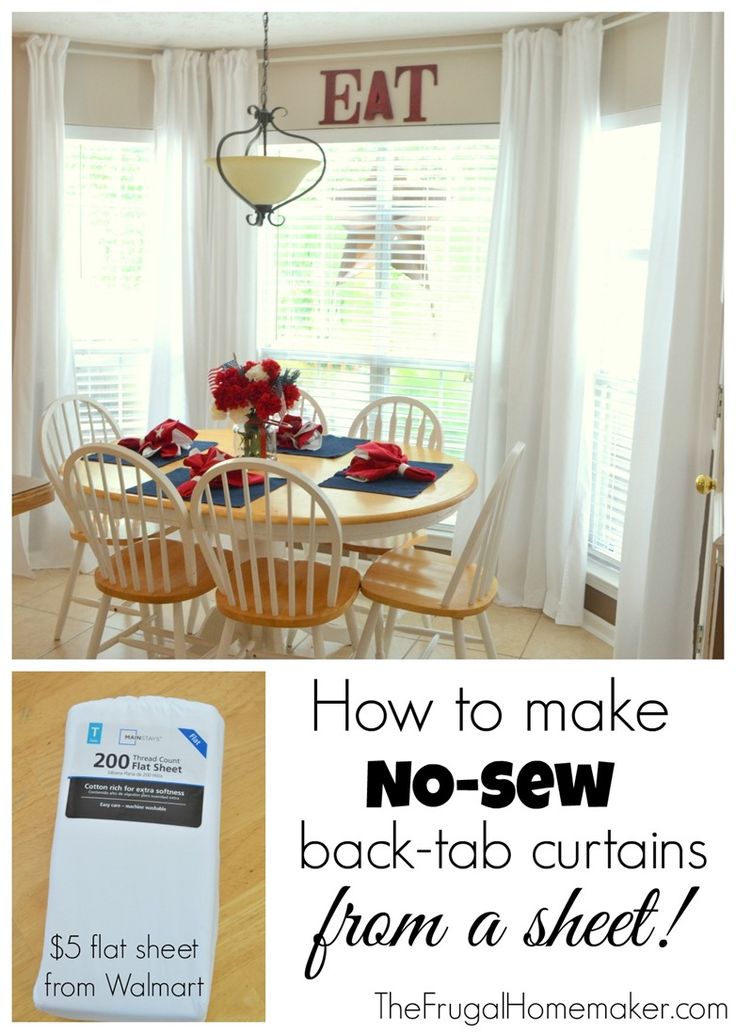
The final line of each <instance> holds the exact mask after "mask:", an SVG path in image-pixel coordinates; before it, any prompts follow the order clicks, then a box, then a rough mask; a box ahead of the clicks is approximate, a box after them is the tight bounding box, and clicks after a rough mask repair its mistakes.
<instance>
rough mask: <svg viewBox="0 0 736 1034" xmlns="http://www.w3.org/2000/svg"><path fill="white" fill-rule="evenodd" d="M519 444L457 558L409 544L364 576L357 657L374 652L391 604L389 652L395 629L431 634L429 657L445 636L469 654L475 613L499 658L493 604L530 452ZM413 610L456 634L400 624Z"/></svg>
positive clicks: (387, 632)
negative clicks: (509, 515)
mask: <svg viewBox="0 0 736 1034" xmlns="http://www.w3.org/2000/svg"><path fill="white" fill-rule="evenodd" d="M524 448H525V447H524V445H523V444H522V443H521V442H517V443H516V445H515V446H514V447H513V449H512V450H511V452H510V453H509V455H508V456H507V458H506V461H505V462H504V465H503V467H502V468H501V472H500V473H499V475H498V477H497V479H496V482H495V484H494V486H493V488H492V489H491V491H490V493H489V495H488V498H487V499H486V501H485V503H484V505H483V509H482V510H481V512H480V514H479V515H478V519H477V520H476V522H475V525H474V527H473V530H472V532H471V534H470V537H469V539H468V541H467V543H466V546H465V549H464V550H463V552H462V554H461V556H460V557H459V558H458V559H457V560H453V558H452V557H449V556H445V555H444V554H440V553H433V552H430V551H429V550H418V549H414V547H412V546H404V547H401V548H399V549H394V550H391V552H389V553H386V554H385V555H384V556H382V557H381V558H380V559H378V560H376V561H375V562H374V563H373V564H372V565H371V566H370V567H369V568H368V571H367V572H366V573H365V575H364V576H363V581H362V585H361V591H362V593H363V595H364V596H366V597H367V598H368V599H369V600H371V602H372V606H371V609H370V612H369V614H368V618H367V620H366V623H365V626H364V628H363V634H362V636H361V639H360V643H359V645H358V651H357V655H356V656H357V657H359V658H364V657H367V656H368V650H369V647H370V641H371V639H372V637H373V635H374V632H375V631H376V628H377V624H378V621H379V619H380V616H381V608H382V607H387V608H388V613H387V618H386V627H385V630H384V642H385V651H386V653H388V650H389V648H390V643H391V637H392V635H393V632H394V631H402V632H411V633H413V634H415V635H420V636H421V635H423V636H429V640H430V641H429V645H428V648H427V649H426V650H425V652H424V656H428V655H429V653H430V652H431V650H432V649H433V648H434V646H435V645H436V644H437V642H439V641H440V640H441V639H442V640H452V641H453V642H454V645H455V656H456V657H457V658H464V657H466V656H467V651H466V636H465V624H464V623H465V620H466V619H467V618H469V617H475V618H476V619H477V621H478V625H479V628H480V639H477V638H473V639H472V640H471V639H470V637H468V639H467V641H474V642H482V643H483V645H484V647H485V651H486V655H487V656H488V657H490V658H495V656H496V648H495V645H494V642H493V635H492V632H491V626H490V622H489V620H488V608H489V607H490V605H491V603H492V602H493V599H494V597H495V595H496V588H497V583H496V568H497V566H498V556H499V549H500V544H501V535H502V532H503V526H504V515H505V512H506V504H507V501H508V497H509V492H510V491H511V486H512V483H513V479H514V474H515V472H516V470H517V467H518V464H519V460H520V459H521V455H522V453H523V452H524ZM398 610H401V611H410V612H413V613H416V614H424V615H429V616H431V617H445V618H450V619H451V621H452V632H451V633H450V632H445V631H438V630H435V629H427V628H426V627H421V628H419V627H414V626H409V625H398V624H396V614H397V611H398Z"/></svg>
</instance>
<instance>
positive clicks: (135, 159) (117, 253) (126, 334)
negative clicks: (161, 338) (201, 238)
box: [64, 127, 153, 433]
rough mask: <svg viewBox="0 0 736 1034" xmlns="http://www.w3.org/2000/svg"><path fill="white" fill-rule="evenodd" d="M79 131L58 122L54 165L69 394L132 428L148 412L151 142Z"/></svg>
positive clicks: (136, 427)
mask: <svg viewBox="0 0 736 1034" xmlns="http://www.w3.org/2000/svg"><path fill="white" fill-rule="evenodd" d="M79 132H80V131H79V130H76V131H75V128H74V127H67V140H66V145H65V169H64V177H65V178H64V189H65V220H66V221H65V231H64V235H65V252H66V268H65V274H66V291H67V318H68V322H69V327H70V332H71V338H72V344H73V348H74V363H75V372H76V383H77V391H78V392H79V393H80V394H83V395H89V396H90V397H91V398H94V399H96V400H97V401H99V402H101V403H102V404H103V405H104V406H106V407H107V408H108V409H109V410H110V412H111V413H112V415H113V416H114V417H115V419H116V420H117V422H118V423H119V424H120V426H121V429H122V430H123V431H124V432H127V433H130V432H133V433H140V429H141V427H144V426H145V424H146V419H147V416H148V381H149V365H150V351H151V327H152V325H153V323H152V314H151V313H152V310H151V291H150V278H149V277H148V276H147V270H148V256H147V244H148V242H147V234H146V230H147V227H148V226H150V225H151V220H150V218H149V206H150V199H151V168H152V157H153V144H152V141H150V140H149V139H145V137H146V134H130V133H126V134H119V135H118V134H116V135H118V138H117V139H101V138H99V136H98V137H97V138H95V139H90V138H88V137H83V138H79V137H78V136H76V135H75V133H79ZM83 132H84V131H83ZM98 132H99V131H98ZM105 132H106V131H105ZM120 136H124V137H126V139H120V138H119V137H120ZM141 136H143V137H144V139H140V137H141ZM148 136H150V134H148ZM130 137H137V138H134V139H130Z"/></svg>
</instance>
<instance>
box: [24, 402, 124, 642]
mask: <svg viewBox="0 0 736 1034" xmlns="http://www.w3.org/2000/svg"><path fill="white" fill-rule="evenodd" d="M120 437H121V432H120V428H119V427H118V425H117V424H116V423H115V420H114V418H113V416H112V414H111V413H109V412H108V411H107V410H106V409H105V407H104V406H102V405H100V403H99V402H95V401H94V400H93V399H89V398H84V397H83V396H80V395H64V396H63V397H62V398H59V399H57V400H56V401H55V402H52V403H51V404H50V405H49V406H47V407H46V409H45V411H44V413H43V416H42V417H41V423H40V424H39V428H38V450H39V454H40V456H41V463H42V465H43V469H44V471H45V472H46V476H47V477H48V479H49V481H50V482H51V484H52V485H53V486H54V491H55V492H56V495H57V496H58V497H59V499H60V500H61V503H62V505H63V507H64V509H65V510H66V512H67V515H68V516H69V520H70V521H71V528H70V530H69V534H70V535H71V537H72V539H73V541H74V543H75V546H74V556H73V558H72V563H71V567H70V569H69V575H68V577H67V580H66V584H65V586H64V594H63V596H62V598H61V604H60V606H59V613H58V616H57V618H56V626H55V628H54V639H57V640H58V639H61V636H62V633H63V631H64V625H65V623H66V618H67V614H68V613H69V606H70V604H71V603H77V604H81V605H82V606H85V607H94V608H95V609H97V607H98V606H99V603H100V601H99V599H90V598H89V597H86V596H79V595H75V592H74V590H75V586H76V583H77V578H78V577H79V568H80V565H81V563H82V557H83V555H84V547H85V545H86V543H87V539H86V537H85V534H84V531H83V530H82V529H81V528H80V527H78V526H77V525H76V524H75V519H74V514H73V512H72V509H71V507H70V504H69V502H68V500H67V497H66V492H65V489H64V483H63V479H62V475H61V470H62V467H63V465H64V462H65V461H66V459H67V457H68V456H70V455H71V453H72V452H73V451H74V450H75V449H76V448H78V447H79V446H80V445H85V444H87V443H88V442H113V443H114V442H117V441H118V439H119V438H120Z"/></svg>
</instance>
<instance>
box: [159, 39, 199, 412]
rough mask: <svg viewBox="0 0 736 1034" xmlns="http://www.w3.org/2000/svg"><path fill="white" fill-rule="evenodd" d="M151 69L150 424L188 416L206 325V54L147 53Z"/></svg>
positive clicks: (180, 52) (182, 52)
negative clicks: (153, 176)
mask: <svg viewBox="0 0 736 1034" xmlns="http://www.w3.org/2000/svg"><path fill="white" fill-rule="evenodd" d="M153 74H154V80H155V90H154V108H153V117H154V133H155V149H156V203H157V225H156V233H155V240H156V243H155V245H154V250H155V266H154V268H155V269H156V273H157V277H158V282H157V285H156V317H155V328H154V344H153V354H152V359H151V395H150V402H149V424H150V425H151V426H153V425H154V424H155V423H157V422H158V421H159V420H164V419H166V418H167V417H172V418H174V419H178V420H184V421H187V422H190V421H192V420H194V418H195V416H197V414H196V413H195V412H194V409H193V407H192V406H191V400H190V398H189V397H188V396H189V391H190V390H191V375H188V372H187V371H191V370H192V366H193V364H197V363H198V356H199V355H200V354H201V353H202V351H203V350H204V342H205V339H206V333H207V291H208V262H207V239H208V231H207V205H206V199H207V189H208V184H207V178H206V177H207V176H208V175H209V172H208V170H207V167H206V166H205V164H204V159H205V158H206V157H207V156H208V155H207V152H208V148H209V131H208V129H209V85H208V75H207V57H206V55H204V54H200V53H197V52H194V51H187V50H166V51H164V52H163V53H162V54H157V55H154V58H153ZM190 410H191V411H190Z"/></svg>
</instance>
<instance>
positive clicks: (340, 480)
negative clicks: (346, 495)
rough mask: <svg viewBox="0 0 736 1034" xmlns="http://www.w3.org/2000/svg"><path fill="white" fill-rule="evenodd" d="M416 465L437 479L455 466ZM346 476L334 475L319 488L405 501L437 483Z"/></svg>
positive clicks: (394, 477) (395, 478)
mask: <svg viewBox="0 0 736 1034" xmlns="http://www.w3.org/2000/svg"><path fill="white" fill-rule="evenodd" d="M416 465H417V466H418V467H424V469H425V470H433V471H434V472H435V474H436V475H437V479H439V478H441V477H442V475H443V474H446V473H447V471H448V470H451V469H452V466H453V465H452V463H420V462H417V464H416ZM346 469H347V468H346ZM344 474H345V472H344V471H342V470H341V471H339V473H337V474H333V476H332V477H331V478H327V480H326V481H320V485H319V487H320V488H346V489H348V490H349V491H351V492H372V493H373V494H374V495H398V496H403V498H404V499H413V498H414V497H415V496H417V495H419V494H420V493H421V492H423V491H424V489H425V488H429V486H430V485H433V484H434V483H435V482H434V481H411V480H410V479H409V478H404V477H401V475H400V474H394V475H393V476H392V477H388V478H381V480H380V481H353V479H352V478H347V477H345V476H344ZM437 479H435V480H437Z"/></svg>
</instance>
